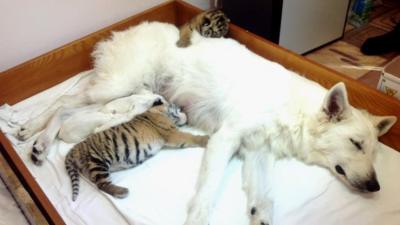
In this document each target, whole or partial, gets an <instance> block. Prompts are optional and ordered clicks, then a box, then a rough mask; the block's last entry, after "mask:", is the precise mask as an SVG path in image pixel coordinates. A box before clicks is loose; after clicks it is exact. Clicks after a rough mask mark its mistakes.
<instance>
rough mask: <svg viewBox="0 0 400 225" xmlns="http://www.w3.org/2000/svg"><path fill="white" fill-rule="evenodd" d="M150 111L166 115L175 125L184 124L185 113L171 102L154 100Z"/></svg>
mask: <svg viewBox="0 0 400 225" xmlns="http://www.w3.org/2000/svg"><path fill="white" fill-rule="evenodd" d="M150 112H155V113H161V114H163V115H166V116H168V118H169V119H170V120H172V121H173V122H174V124H175V125H177V126H182V125H185V124H186V122H187V117H186V114H185V113H183V112H182V111H181V109H180V108H179V107H178V106H177V105H175V104H173V103H168V102H165V101H161V100H160V101H157V102H154V104H153V107H152V108H150Z"/></svg>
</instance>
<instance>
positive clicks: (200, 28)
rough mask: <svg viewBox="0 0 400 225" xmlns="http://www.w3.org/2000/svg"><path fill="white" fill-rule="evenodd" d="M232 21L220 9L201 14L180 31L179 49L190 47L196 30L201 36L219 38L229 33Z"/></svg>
mask: <svg viewBox="0 0 400 225" xmlns="http://www.w3.org/2000/svg"><path fill="white" fill-rule="evenodd" d="M229 22H230V20H229V19H228V17H227V16H226V15H225V14H224V13H223V12H222V11H221V10H218V9H213V10H209V11H205V12H202V13H200V14H199V15H197V16H195V17H194V18H192V19H191V20H190V21H189V22H188V23H186V24H184V25H183V26H182V27H180V29H179V33H180V38H179V40H178V42H177V43H176V44H177V46H178V47H181V48H184V47H188V46H189V45H190V44H191V42H190V39H191V37H192V33H193V31H194V30H196V31H197V32H199V34H200V35H201V36H204V37H212V38H219V37H223V36H225V35H226V34H227V33H228V29H229Z"/></svg>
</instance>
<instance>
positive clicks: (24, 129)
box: [17, 125, 35, 141]
mask: <svg viewBox="0 0 400 225" xmlns="http://www.w3.org/2000/svg"><path fill="white" fill-rule="evenodd" d="M34 134H35V131H34V130H32V129H30V128H29V127H28V126H25V125H23V126H21V127H20V128H19V130H18V131H17V138H18V140H20V141H26V140H28V139H29V138H31V137H32V136H33V135H34Z"/></svg>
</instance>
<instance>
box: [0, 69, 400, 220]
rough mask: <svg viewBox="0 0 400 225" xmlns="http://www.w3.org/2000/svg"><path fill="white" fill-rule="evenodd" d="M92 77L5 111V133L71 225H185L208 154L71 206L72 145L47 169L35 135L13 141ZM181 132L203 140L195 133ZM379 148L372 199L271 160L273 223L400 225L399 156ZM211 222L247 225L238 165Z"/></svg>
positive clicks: (87, 190) (133, 175)
mask: <svg viewBox="0 0 400 225" xmlns="http://www.w3.org/2000/svg"><path fill="white" fill-rule="evenodd" d="M90 76H91V71H86V72H82V73H80V74H78V75H77V76H74V77H72V78H71V79H69V80H67V81H65V82H63V83H61V84H59V85H57V86H55V87H53V88H50V89H48V90H46V91H44V92H42V93H39V94H37V95H35V96H33V97H30V98H28V99H26V100H24V101H22V102H20V103H18V104H16V105H13V106H9V105H3V106H1V108H0V128H1V130H2V131H3V132H4V133H5V134H6V135H7V138H8V139H9V140H10V141H11V142H12V144H13V147H14V149H15V150H16V151H17V153H18V155H19V156H20V157H21V158H22V160H23V161H24V163H25V164H26V166H27V167H28V169H29V170H30V172H31V173H32V175H33V176H34V177H35V179H36V181H37V182H38V183H39V185H40V187H41V188H42V189H43V191H44V192H45V194H46V195H47V197H48V198H49V200H50V201H51V203H52V204H53V205H54V206H55V208H56V209H57V211H58V212H59V214H60V215H61V217H62V218H63V220H64V221H65V223H66V224H76V225H80V224H96V225H99V224H109V225H110V224H119V225H122V224H135V225H180V224H183V222H184V220H185V216H186V207H187V203H188V202H189V200H190V197H191V196H192V195H193V194H194V191H195V184H196V178H197V175H198V172H199V169H200V164H201V159H202V155H203V152H204V149H202V148H188V149H184V150H174V149H171V150H164V151H161V152H160V153H159V154H157V155H156V156H154V157H153V158H151V159H149V160H148V161H146V162H145V163H143V164H142V165H140V166H138V167H136V168H132V169H129V170H125V171H120V172H115V173H113V174H112V178H113V181H114V182H115V183H116V184H118V185H121V186H125V187H128V188H129V190H130V194H129V196H128V197H127V198H125V199H115V198H113V197H111V196H109V195H107V194H105V193H103V192H101V191H99V190H98V189H97V188H96V187H95V186H94V185H92V184H91V183H90V182H88V181H86V180H84V179H81V189H80V194H79V197H78V199H77V201H75V202H72V201H71V184H70V180H69V177H68V176H67V173H66V171H65V169H64V158H65V155H66V154H67V152H68V151H69V149H70V148H71V147H72V146H73V145H72V144H67V143H64V142H62V141H60V140H57V141H56V142H55V143H54V144H53V146H52V147H51V149H50V154H49V156H48V158H47V160H46V161H45V162H44V164H43V166H41V167H37V166H35V165H34V164H33V163H32V162H31V161H30V159H29V153H30V149H31V146H32V143H33V141H34V140H35V138H36V137H37V135H36V136H34V137H33V138H31V139H30V140H28V141H26V142H19V141H18V140H17V139H16V138H15V137H14V135H15V132H16V130H17V128H18V125H20V124H23V123H24V122H25V121H27V120H28V119H31V118H34V117H35V116H36V115H38V114H39V113H40V112H42V111H43V110H44V109H45V108H46V107H48V106H49V105H50V104H52V102H54V101H55V100H56V99H57V98H58V97H59V96H61V95H63V94H72V93H75V92H77V91H79V90H80V89H81V87H82V86H81V85H80V84H81V83H83V84H84V82H85V80H87V78H88V77H90ZM78 81H80V82H79V83H80V84H78ZM183 129H185V130H187V131H189V132H193V133H201V132H200V131H198V130H195V129H193V128H189V127H185V128H183ZM379 148H380V149H379V151H378V154H377V158H376V161H375V168H376V172H377V175H378V180H379V182H380V184H381V191H379V192H377V193H369V194H360V193H355V192H352V191H351V190H349V189H348V188H347V187H345V186H344V185H343V184H342V183H341V182H340V181H338V180H337V179H336V178H335V177H334V176H333V175H331V174H330V173H329V172H328V171H327V170H325V169H322V168H320V167H317V166H310V165H305V164H303V163H301V162H299V161H297V160H294V159H283V160H275V159H271V164H270V165H269V166H270V167H271V168H270V170H268V171H269V174H266V175H267V176H268V179H269V184H270V185H271V187H270V188H271V192H270V197H271V198H272V199H273V201H274V208H273V224H274V225H295V224H296V225H298V224H304V225H306V224H307V225H320V224H325V225H337V224H348V225H352V224H354V225H356V224H357V225H359V224H364V225H376V224H385V225H399V224H400V197H399V195H398V190H400V179H398V172H399V171H400V153H399V152H396V151H394V150H393V149H391V148H390V147H388V146H385V145H384V144H380V145H379ZM211 220H212V221H211V224H235V225H247V224H248V223H249V220H248V218H247V214H246V197H245V194H244V192H243V191H242V189H241V161H240V160H239V159H238V158H233V160H232V161H231V163H230V164H229V166H228V168H227V169H226V172H225V176H224V180H223V181H222V185H221V187H220V189H219V192H218V195H217V199H216V205H215V208H214V210H213V211H212V219H211Z"/></svg>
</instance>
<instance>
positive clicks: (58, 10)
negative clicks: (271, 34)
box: [0, 0, 208, 71]
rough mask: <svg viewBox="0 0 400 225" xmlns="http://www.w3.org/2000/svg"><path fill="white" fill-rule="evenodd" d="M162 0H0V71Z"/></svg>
mask: <svg viewBox="0 0 400 225" xmlns="http://www.w3.org/2000/svg"><path fill="white" fill-rule="evenodd" d="M165 1H166V0H39V1H38V0H9V1H7V0H0V71H4V70H6V69H8V68H11V67H13V66H16V65H18V64H20V63H22V62H24V61H26V60H29V59H31V58H34V57H36V56H39V55H41V54H43V53H46V52H48V51H50V50H52V49H54V48H56V47H59V46H61V45H64V44H67V43H69V42H71V41H73V40H75V39H78V38H80V37H83V36H85V35H87V34H90V33H92V32H94V31H96V30H99V29H100V28H103V27H106V26H108V25H111V24H113V23H115V22H118V21H119V20H122V19H124V18H127V17H129V16H131V15H133V14H135V13H138V12H140V11H143V10H144V9H147V8H150V7H152V6H155V5H157V4H159V3H162V2H165ZM189 2H191V3H192V4H193V3H194V4H195V5H197V6H199V7H202V8H207V7H208V0H189Z"/></svg>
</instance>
